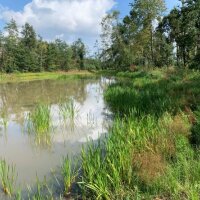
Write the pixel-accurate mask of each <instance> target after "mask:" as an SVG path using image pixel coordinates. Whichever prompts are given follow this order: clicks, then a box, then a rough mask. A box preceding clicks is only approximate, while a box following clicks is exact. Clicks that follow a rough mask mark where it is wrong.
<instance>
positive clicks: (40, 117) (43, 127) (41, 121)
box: [28, 104, 51, 134]
mask: <svg viewBox="0 0 200 200" xmlns="http://www.w3.org/2000/svg"><path fill="white" fill-rule="evenodd" d="M50 112H51V111H50V107H49V106H48V105H44V104H38V105H36V107H35V109H34V110H33V112H31V113H29V116H28V130H29V131H33V132H35V133H36V134H43V133H47V132H48V131H49V130H50V127H51V115H50Z"/></svg>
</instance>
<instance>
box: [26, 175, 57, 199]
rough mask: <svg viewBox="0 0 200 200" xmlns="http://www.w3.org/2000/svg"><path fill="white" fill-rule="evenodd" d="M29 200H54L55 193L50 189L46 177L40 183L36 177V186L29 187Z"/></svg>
mask: <svg viewBox="0 0 200 200" xmlns="http://www.w3.org/2000/svg"><path fill="white" fill-rule="evenodd" d="M27 188H28V199H31V200H53V199H54V197H53V193H52V191H51V189H50V188H49V186H48V184H47V181H46V177H44V180H43V181H40V180H39V178H38V177H36V186H35V187H32V188H31V187H30V186H28V187H27Z"/></svg>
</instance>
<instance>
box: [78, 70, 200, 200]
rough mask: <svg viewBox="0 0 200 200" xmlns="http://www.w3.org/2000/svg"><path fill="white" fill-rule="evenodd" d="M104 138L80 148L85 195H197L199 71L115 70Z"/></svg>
mask: <svg viewBox="0 0 200 200" xmlns="http://www.w3.org/2000/svg"><path fill="white" fill-rule="evenodd" d="M116 76H117V77H119V79H120V80H119V81H118V82H117V83H115V84H113V85H111V86H110V87H109V88H108V89H107V91H106V92H105V100H106V101H107V103H108V105H109V107H110V108H111V110H112V111H113V112H114V113H115V119H114V124H113V127H112V129H111V130H110V134H109V136H107V138H106V139H105V141H102V142H99V143H98V145H93V146H91V147H90V148H89V149H86V150H84V151H83V152H82V178H81V181H80V182H81V183H80V186H81V188H82V196H85V198H86V199H194V200H197V199H200V156H199V155H200V154H199V153H200V151H199V150H200V149H199V145H200V139H199V138H200V108H198V106H199V105H200V87H199V85H200V73H199V72H193V71H187V70H176V69H173V68H171V69H162V70H161V69H159V70H143V71H138V72H134V73H130V72H129V73H118V74H117V75H116Z"/></svg>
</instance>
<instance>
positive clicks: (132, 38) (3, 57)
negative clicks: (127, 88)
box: [0, 0, 200, 73]
mask: <svg viewBox="0 0 200 200" xmlns="http://www.w3.org/2000/svg"><path fill="white" fill-rule="evenodd" d="M180 3H181V5H180V6H179V7H175V8H174V9H172V10H171V11H170V13H168V14H166V5H165V1H164V0H134V1H133V3H130V13H129V14H128V15H127V16H125V17H124V18H123V19H122V20H121V19H119V12H117V11H114V12H112V13H109V14H108V15H106V17H104V18H103V20H102V23H101V26H102V34H101V43H100V44H99V43H98V42H97V43H96V45H97V46H96V48H97V49H96V52H95V54H94V56H93V57H88V56H87V55H86V54H87V51H86V45H85V44H84V43H83V41H82V40H81V39H78V40H77V41H75V42H74V43H73V44H72V45H69V44H67V43H66V42H65V41H62V40H60V39H56V40H55V41H51V42H47V41H44V40H43V39H42V38H41V37H40V36H37V34H36V32H35V30H34V28H33V27H32V26H31V25H30V24H28V23H26V24H25V25H24V26H23V27H22V28H21V29H20V30H21V31H19V29H18V26H17V24H16V22H15V21H14V20H13V19H12V20H11V21H10V22H9V23H7V24H6V26H5V28H4V29H5V31H4V34H2V32H0V71H3V72H8V73H10V72H15V71H20V72H29V71H30V72H39V71H53V70H69V69H80V70H83V69H108V68H112V69H117V70H127V69H130V67H133V68H134V67H135V66H148V67H151V66H153V67H164V66H178V67H184V68H195V69H200V0H180ZM5 33H6V34H5Z"/></svg>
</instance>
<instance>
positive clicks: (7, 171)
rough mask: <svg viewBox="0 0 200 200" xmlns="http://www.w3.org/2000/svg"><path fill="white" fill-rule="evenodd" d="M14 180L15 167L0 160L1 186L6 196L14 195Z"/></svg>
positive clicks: (15, 176)
mask: <svg viewBox="0 0 200 200" xmlns="http://www.w3.org/2000/svg"><path fill="white" fill-rule="evenodd" d="M16 178H17V175H16V171H15V166H14V165H9V164H7V163H6V161H5V160H0V179H1V185H2V189H3V191H4V193H5V194H6V195H8V196H12V195H13V194H14V187H15V182H16Z"/></svg>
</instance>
